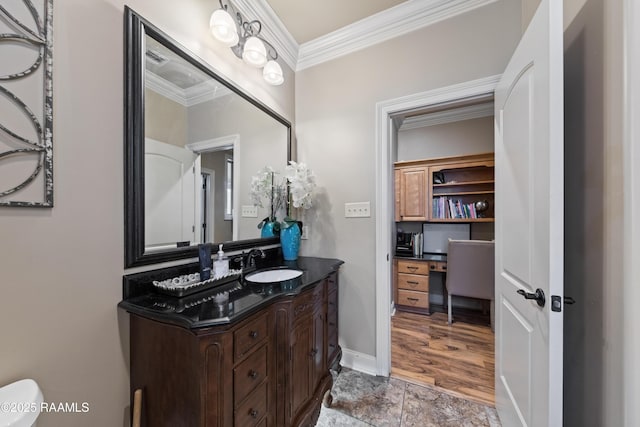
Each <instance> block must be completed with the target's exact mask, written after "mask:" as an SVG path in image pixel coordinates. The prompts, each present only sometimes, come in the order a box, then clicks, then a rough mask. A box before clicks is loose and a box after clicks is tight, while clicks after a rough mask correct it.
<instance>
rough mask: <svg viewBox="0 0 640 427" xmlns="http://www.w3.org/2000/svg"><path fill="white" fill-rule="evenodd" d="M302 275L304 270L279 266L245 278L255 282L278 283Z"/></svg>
mask: <svg viewBox="0 0 640 427" xmlns="http://www.w3.org/2000/svg"><path fill="white" fill-rule="evenodd" d="M300 276H302V271H300V270H292V269H290V268H279V269H275V270H265V271H258V272H255V273H251V274H249V275H248V276H246V277H245V278H244V279H245V280H246V281H248V282H253V283H276V282H284V281H285V280H291V279H295V278H296V277H300Z"/></svg>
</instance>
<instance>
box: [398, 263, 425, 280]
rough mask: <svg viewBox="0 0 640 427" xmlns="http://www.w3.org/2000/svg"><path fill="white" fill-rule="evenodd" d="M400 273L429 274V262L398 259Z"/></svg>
mask: <svg viewBox="0 0 640 427" xmlns="http://www.w3.org/2000/svg"><path fill="white" fill-rule="evenodd" d="M398 273H409V274H420V275H423V276H428V275H429V263H427V262H421V261H409V260H404V259H399V260H398Z"/></svg>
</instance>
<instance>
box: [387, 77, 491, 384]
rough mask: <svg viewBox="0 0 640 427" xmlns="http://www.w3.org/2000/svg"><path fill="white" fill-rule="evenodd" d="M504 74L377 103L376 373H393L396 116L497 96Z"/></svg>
mask: <svg viewBox="0 0 640 427" xmlns="http://www.w3.org/2000/svg"><path fill="white" fill-rule="evenodd" d="M500 77H501V76H500V75H494V76H489V77H485V78H481V79H477V80H471V81H468V82H464V83H459V84H455V85H451V86H445V87H442V88H438V89H433V90H430V91H426V92H421V93H416V94H413V95H408V96H403V97H399V98H394V99H389V100H386V101H381V102H378V103H376V129H375V137H376V207H375V212H376V255H375V265H376V374H377V375H381V376H385V377H388V376H389V374H390V372H391V309H392V307H391V273H392V272H391V270H392V269H391V259H392V257H393V241H394V240H393V236H392V232H391V230H392V228H393V222H394V214H393V207H394V201H393V196H394V191H393V188H394V187H393V165H392V158H393V157H392V152H393V151H392V150H393V145H394V143H395V136H394V131H395V130H396V128H395V124H394V123H393V119H392V116H394V115H397V114H400V113H403V112H407V111H411V110H416V109H419V108H424V107H428V106H430V105H435V104H442V103H446V102H452V101H457V100H460V99H464V98H471V97H475V96H485V95H489V94H490V95H493V92H494V91H495V88H496V86H497V84H498V81H499V80H500Z"/></svg>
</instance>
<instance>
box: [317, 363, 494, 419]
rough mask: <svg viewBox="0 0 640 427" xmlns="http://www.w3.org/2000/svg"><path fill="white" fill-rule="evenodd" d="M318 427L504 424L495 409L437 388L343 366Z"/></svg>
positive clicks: (323, 408) (323, 409)
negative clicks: (372, 374) (331, 400)
mask: <svg viewBox="0 0 640 427" xmlns="http://www.w3.org/2000/svg"><path fill="white" fill-rule="evenodd" d="M331 393H332V395H333V403H332V404H331V408H326V407H324V406H323V407H322V411H321V412H320V418H319V419H318V423H317V424H316V427H334V426H353V427H364V426H376V427H414V426H415V427H430V426H437V427H461V426H469V427H472V426H473V427H476V426H488V427H500V421H499V420H498V415H497V413H496V411H495V409H494V408H492V407H490V406H485V405H481V404H479V403H475V402H472V401H469V400H465V399H461V398H458V397H454V396H452V395H449V394H446V393H443V392H441V391H438V390H437V389H435V388H428V387H421V386H417V385H414V384H411V383H407V382H405V381H402V380H399V379H395V378H384V377H375V376H371V375H367V374H363V373H361V372H358V371H353V370H350V369H346V368H345V369H343V370H342V372H341V373H340V374H339V375H338V377H337V378H336V379H335V381H334V385H333V389H332V391H331Z"/></svg>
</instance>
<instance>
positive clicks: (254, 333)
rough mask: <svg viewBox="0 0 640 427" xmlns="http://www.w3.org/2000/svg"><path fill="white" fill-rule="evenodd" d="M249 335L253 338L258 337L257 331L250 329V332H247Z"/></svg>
mask: <svg viewBox="0 0 640 427" xmlns="http://www.w3.org/2000/svg"><path fill="white" fill-rule="evenodd" d="M249 336H250V337H251V338H254V339H255V338H258V331H251V332H249Z"/></svg>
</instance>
